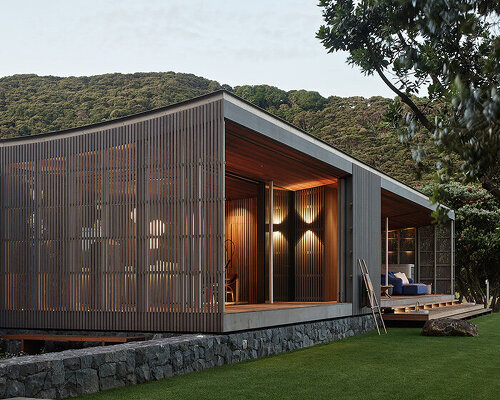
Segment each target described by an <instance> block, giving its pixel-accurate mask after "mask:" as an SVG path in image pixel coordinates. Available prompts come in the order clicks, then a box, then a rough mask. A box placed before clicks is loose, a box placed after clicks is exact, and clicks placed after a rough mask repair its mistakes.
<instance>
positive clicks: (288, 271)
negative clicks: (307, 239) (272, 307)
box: [273, 189, 295, 301]
mask: <svg viewBox="0 0 500 400" xmlns="http://www.w3.org/2000/svg"><path fill="white" fill-rule="evenodd" d="M273 195H274V196H273V217H274V224H273V283H274V286H273V294H274V300H275V301H291V300H293V299H292V293H290V292H291V290H290V289H291V288H290V280H291V278H292V277H293V271H292V265H291V263H292V260H291V258H292V257H291V254H293V253H290V246H293V245H294V242H295V238H294V237H293V238H292V237H291V234H292V233H293V232H290V227H291V214H292V212H291V210H290V192H289V191H286V190H279V189H275V190H274V191H273Z"/></svg>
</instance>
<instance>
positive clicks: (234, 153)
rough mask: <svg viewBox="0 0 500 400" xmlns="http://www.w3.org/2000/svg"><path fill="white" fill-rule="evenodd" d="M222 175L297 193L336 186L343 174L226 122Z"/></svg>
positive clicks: (293, 150) (320, 162)
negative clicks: (225, 174)
mask: <svg viewBox="0 0 500 400" xmlns="http://www.w3.org/2000/svg"><path fill="white" fill-rule="evenodd" d="M226 171H228V172H231V173H234V174H237V175H240V176H244V177H248V178H251V179H254V180H256V181H260V182H268V181H271V180H272V181H273V183H274V185H275V186H278V187H282V188H284V189H288V190H301V189H307V188H311V187H316V186H322V185H328V184H332V183H336V182H337V178H339V177H341V176H344V175H345V173H343V172H342V171H340V170H338V169H336V168H334V167H332V166H331V165H328V164H326V163H324V162H322V161H319V160H317V159H315V158H313V157H310V156H308V155H306V154H304V153H301V152H299V151H297V150H295V149H292V148H290V147H287V146H285V145H283V144H281V143H278V142H275V141H273V140H271V139H268V138H266V137H264V136H263V135H260V134H258V133H256V132H253V131H251V130H249V129H246V128H243V127H241V126H239V125H237V124H234V123H232V122H230V121H226Z"/></svg>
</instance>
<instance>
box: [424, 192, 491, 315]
mask: <svg viewBox="0 0 500 400" xmlns="http://www.w3.org/2000/svg"><path fill="white" fill-rule="evenodd" d="M421 190H422V191H423V192H424V193H426V194H428V195H432V194H433V193H435V192H436V191H445V192H446V193H445V195H446V198H447V199H448V205H449V206H450V207H452V208H453V209H454V210H455V213H456V220H455V223H456V224H455V237H456V248H455V260H456V261H455V262H456V266H455V271H456V272H455V274H456V286H457V291H458V292H459V294H460V296H461V297H464V298H465V299H466V300H467V301H473V302H476V303H479V304H481V303H486V293H485V290H484V289H485V280H486V279H488V280H489V282H490V295H491V296H492V301H491V307H492V308H493V309H495V310H496V311H498V310H499V309H500V299H499V297H500V235H498V232H497V226H498V225H499V224H500V207H499V204H498V201H496V200H495V198H494V197H493V196H492V195H490V194H489V193H488V192H487V191H486V190H484V189H482V188H479V187H477V186H463V185H461V184H458V183H448V184H444V185H436V184H432V185H424V186H423V187H421Z"/></svg>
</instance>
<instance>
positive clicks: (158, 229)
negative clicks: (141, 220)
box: [149, 219, 165, 249]
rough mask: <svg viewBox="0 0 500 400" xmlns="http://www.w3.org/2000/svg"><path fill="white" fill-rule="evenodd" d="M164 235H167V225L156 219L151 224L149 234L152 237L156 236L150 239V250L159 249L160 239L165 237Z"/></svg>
mask: <svg viewBox="0 0 500 400" xmlns="http://www.w3.org/2000/svg"><path fill="white" fill-rule="evenodd" d="M164 233H165V224H164V223H163V222H162V221H160V220H159V219H155V220H153V221H151V222H150V223H149V234H150V235H151V236H156V237H153V238H151V239H149V248H150V249H157V248H158V246H159V242H160V240H159V239H158V237H159V236H161V235H163V234H164Z"/></svg>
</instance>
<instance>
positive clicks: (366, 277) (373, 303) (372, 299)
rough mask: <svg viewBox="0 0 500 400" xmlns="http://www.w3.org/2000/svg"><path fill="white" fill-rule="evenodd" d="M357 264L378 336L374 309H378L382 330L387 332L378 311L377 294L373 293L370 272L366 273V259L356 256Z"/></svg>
mask: <svg viewBox="0 0 500 400" xmlns="http://www.w3.org/2000/svg"><path fill="white" fill-rule="evenodd" d="M358 265H359V269H360V271H361V275H363V281H364V283H365V287H366V292H367V293H368V302H369V304H370V309H371V310H372V315H373V320H374V321H375V326H376V327H377V332H378V334H379V336H380V329H379V327H378V321H377V316H376V314H375V312H376V311H378V315H379V316H380V321H381V322H382V326H383V328H384V332H385V333H387V329H385V323H384V319H383V318H382V312H381V311H380V304H379V302H378V299H377V295H376V294H375V290H374V289H373V285H372V280H371V279H370V274H369V273H368V267H367V266H366V261H365V260H364V259H360V258H358Z"/></svg>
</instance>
